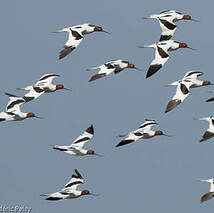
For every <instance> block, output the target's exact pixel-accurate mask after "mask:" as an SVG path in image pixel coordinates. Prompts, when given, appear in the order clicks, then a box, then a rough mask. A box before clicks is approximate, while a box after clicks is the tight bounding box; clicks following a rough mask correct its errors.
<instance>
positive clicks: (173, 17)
mask: <svg viewBox="0 0 214 213" xmlns="http://www.w3.org/2000/svg"><path fill="white" fill-rule="evenodd" d="M143 19H157V20H158V21H159V24H160V27H161V30H162V33H161V37H160V41H165V40H169V39H171V37H172V36H173V35H174V33H175V31H176V28H177V26H176V25H175V22H177V21H180V20H191V21H195V22H198V20H196V19H192V18H191V16H190V15H185V14H183V13H180V12H177V11H175V10H166V11H163V12H161V13H160V14H153V15H150V16H148V17H144V18H143Z"/></svg>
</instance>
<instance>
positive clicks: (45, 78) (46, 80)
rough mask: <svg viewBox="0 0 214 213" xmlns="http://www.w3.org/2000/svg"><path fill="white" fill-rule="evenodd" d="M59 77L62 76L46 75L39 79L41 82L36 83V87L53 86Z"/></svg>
mask: <svg viewBox="0 0 214 213" xmlns="http://www.w3.org/2000/svg"><path fill="white" fill-rule="evenodd" d="M57 77H60V75H57V74H45V75H43V76H42V77H41V78H40V79H39V81H37V82H36V84H35V86H38V87H46V85H50V84H52V81H53V79H54V78H57Z"/></svg>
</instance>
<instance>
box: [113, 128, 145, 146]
mask: <svg viewBox="0 0 214 213" xmlns="http://www.w3.org/2000/svg"><path fill="white" fill-rule="evenodd" d="M142 136H143V133H141V132H137V131H135V132H130V133H129V134H128V136H127V137H126V138H125V139H124V140H122V141H120V142H119V143H118V144H117V145H116V147H118V146H123V145H126V144H129V143H132V142H135V141H136V140H138V139H140V138H141V137H142Z"/></svg>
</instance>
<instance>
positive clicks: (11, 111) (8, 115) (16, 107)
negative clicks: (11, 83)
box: [0, 93, 41, 121]
mask: <svg viewBox="0 0 214 213" xmlns="http://www.w3.org/2000/svg"><path fill="white" fill-rule="evenodd" d="M5 94H6V95H7V96H8V97H9V99H10V101H9V102H8V104H7V106H6V111H5V112H0V121H20V120H24V119H26V118H31V117H36V118H41V117H38V116H36V115H35V114H34V113H32V112H27V113H24V112H21V110H20V106H21V105H22V104H23V103H25V100H24V99H23V98H21V97H17V96H15V95H12V94H9V93H5Z"/></svg>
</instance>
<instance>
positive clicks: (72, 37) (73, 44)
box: [59, 28, 83, 59]
mask: <svg viewBox="0 0 214 213" xmlns="http://www.w3.org/2000/svg"><path fill="white" fill-rule="evenodd" d="M82 40H83V36H82V33H81V31H80V30H78V29H75V30H74V29H72V28H69V31H68V40H67V42H66V43H65V46H64V49H63V50H61V51H60V54H59V59H62V58H64V57H65V56H67V55H68V54H69V53H71V52H72V51H73V50H74V49H75V48H77V47H78V46H79V44H80V43H81V42H82Z"/></svg>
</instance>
